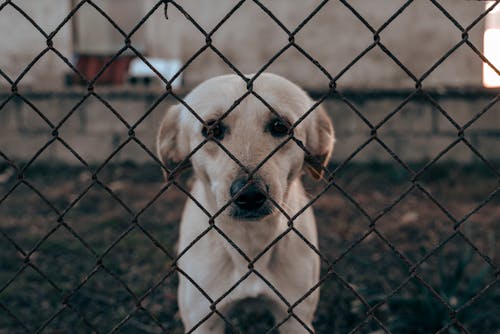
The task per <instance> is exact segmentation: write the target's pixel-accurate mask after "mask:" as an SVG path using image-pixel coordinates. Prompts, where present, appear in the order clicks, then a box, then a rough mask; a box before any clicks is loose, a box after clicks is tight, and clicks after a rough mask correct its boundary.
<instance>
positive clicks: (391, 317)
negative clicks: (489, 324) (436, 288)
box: [381, 277, 460, 334]
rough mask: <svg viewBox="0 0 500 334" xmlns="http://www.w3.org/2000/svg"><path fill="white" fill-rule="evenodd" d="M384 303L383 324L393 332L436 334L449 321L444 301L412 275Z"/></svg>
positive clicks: (400, 333)
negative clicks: (384, 317) (385, 312)
mask: <svg viewBox="0 0 500 334" xmlns="http://www.w3.org/2000/svg"><path fill="white" fill-rule="evenodd" d="M386 305H387V306H384V307H383V308H381V309H382V310H386V311H387V320H386V325H387V327H388V328H389V329H390V330H391V332H392V333H394V334H402V333H417V334H424V333H436V332H437V331H439V330H440V329H441V328H442V327H444V326H446V325H447V324H448V323H449V322H450V321H451V318H450V314H449V309H448V308H447V306H446V304H444V303H443V302H442V301H441V300H440V298H439V297H437V296H436V295H435V294H434V293H433V292H432V290H431V289H429V287H427V285H426V284H424V283H422V282H421V281H420V280H419V279H417V278H415V277H412V278H411V279H410V281H409V282H408V283H407V284H406V285H404V286H403V287H402V288H401V289H400V290H398V291H397V292H396V293H395V294H393V295H391V296H390V297H389V298H388V299H387V301H386ZM458 333H460V332H458Z"/></svg>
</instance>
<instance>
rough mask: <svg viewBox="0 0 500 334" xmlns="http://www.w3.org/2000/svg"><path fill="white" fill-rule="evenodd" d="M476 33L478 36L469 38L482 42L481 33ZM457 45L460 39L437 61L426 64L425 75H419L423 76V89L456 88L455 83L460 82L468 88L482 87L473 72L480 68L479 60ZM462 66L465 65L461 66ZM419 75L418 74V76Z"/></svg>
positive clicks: (466, 47)
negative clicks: (435, 87) (428, 87)
mask: <svg viewBox="0 0 500 334" xmlns="http://www.w3.org/2000/svg"><path fill="white" fill-rule="evenodd" d="M478 33H479V36H471V39H473V37H476V39H480V40H481V41H482V38H483V35H482V32H481V31H477V33H476V35H478ZM456 34H458V35H459V34H460V31H458V30H457V33H456ZM459 37H460V36H459ZM458 43H460V38H458V41H457V44H456V45H454V46H453V47H452V48H450V49H449V50H446V51H445V52H443V53H441V54H438V55H437V56H438V59H435V62H434V63H429V64H428V67H427V68H426V69H425V74H424V73H421V74H422V75H423V76H424V77H423V80H424V87H426V86H431V85H432V86H440V87H446V86H452V87H453V86H457V84H456V83H458V82H460V85H463V86H470V87H480V86H481V85H482V83H481V76H480V75H477V73H475V72H474V69H475V68H476V69H478V68H481V66H482V60H481V58H480V57H478V56H477V54H476V53H474V52H473V51H472V50H471V49H470V48H469V47H468V46H467V45H466V44H461V45H458ZM481 43H482V42H481ZM477 44H479V43H477ZM479 45H481V44H479ZM458 64H462V66H458ZM463 64H467V65H466V66H463ZM421 74H420V73H419V75H421Z"/></svg>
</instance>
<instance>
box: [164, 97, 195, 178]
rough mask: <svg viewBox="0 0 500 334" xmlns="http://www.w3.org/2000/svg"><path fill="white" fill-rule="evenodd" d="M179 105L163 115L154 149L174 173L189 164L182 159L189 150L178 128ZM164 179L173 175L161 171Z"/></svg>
mask: <svg viewBox="0 0 500 334" xmlns="http://www.w3.org/2000/svg"><path fill="white" fill-rule="evenodd" d="M181 110H182V106H181V105H174V106H172V107H170V108H169V109H168V111H167V113H166V114H165V116H164V117H163V120H162V122H161V124H160V128H159V130H158V135H157V137H156V150H157V153H158V157H159V158H160V160H161V162H162V163H163V164H164V165H165V166H166V167H167V168H168V169H170V170H172V169H175V170H176V171H177V173H176V174H178V173H180V172H182V171H183V170H185V169H187V168H189V167H190V166H191V164H190V162H189V161H184V158H185V157H186V156H187V154H188V153H187V152H188V151H189V150H188V148H187V147H186V145H187V139H186V138H183V134H182V133H180V130H179V115H180V112H181ZM163 175H164V176H165V179H167V180H168V179H169V178H170V177H172V176H173V175H169V174H168V173H167V172H165V171H164V172H163Z"/></svg>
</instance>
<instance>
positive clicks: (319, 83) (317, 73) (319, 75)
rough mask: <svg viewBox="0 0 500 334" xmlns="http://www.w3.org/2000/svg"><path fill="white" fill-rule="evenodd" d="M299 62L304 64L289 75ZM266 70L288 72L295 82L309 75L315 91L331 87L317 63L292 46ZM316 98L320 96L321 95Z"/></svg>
mask: <svg viewBox="0 0 500 334" xmlns="http://www.w3.org/2000/svg"><path fill="white" fill-rule="evenodd" d="M283 45H284V43H283ZM267 58H270V57H267ZM297 63H300V64H302V66H301V67H300V68H297V71H294V73H290V75H288V71H289V68H290V66H294V65H293V64H297ZM266 71H267V72H271V73H275V74H278V75H285V74H287V77H288V79H290V80H292V81H295V82H300V81H301V80H302V79H303V78H304V77H307V80H310V82H311V89H312V90H314V91H318V92H324V91H327V90H328V89H329V87H328V84H329V79H328V77H327V76H326V75H325V74H324V73H323V72H322V71H321V70H320V69H319V68H318V67H317V66H316V65H315V64H313V63H312V62H311V61H310V60H309V59H307V58H306V57H305V56H304V55H303V54H302V53H300V52H299V51H298V50H297V49H296V48H294V47H290V48H288V49H287V50H286V51H285V52H283V53H282V54H281V55H280V56H279V57H278V58H277V59H276V60H274V61H273V62H272V63H271V65H269V67H267V68H266ZM258 80H259V79H258V78H257V81H258ZM316 98H319V96H318V97H316ZM327 101H329V100H327ZM306 111H307V110H304V111H303V112H304V113H305V112H306ZM314 112H315V111H313V113H314ZM299 126H300V125H299Z"/></svg>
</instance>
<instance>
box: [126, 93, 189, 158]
mask: <svg viewBox="0 0 500 334" xmlns="http://www.w3.org/2000/svg"><path fill="white" fill-rule="evenodd" d="M180 98H183V96H181V97H180ZM175 104H180V102H179V101H178V100H177V99H175V98H174V97H173V96H172V95H170V94H168V95H166V94H151V95H149V96H147V97H145V98H144V99H143V101H142V102H141V105H142V108H141V111H140V113H139V114H138V116H139V117H138V118H137V119H135V120H132V119H130V121H131V122H132V123H130V125H132V127H133V128H134V133H135V135H136V136H137V137H138V138H140V140H141V141H142V142H143V143H144V144H145V145H146V146H147V147H148V148H149V149H150V150H151V151H152V152H156V143H151V142H148V141H147V140H145V139H144V141H143V139H142V138H143V137H144V138H146V137H151V136H148V134H151V129H155V128H156V127H157V126H158V124H161V121H162V120H163V118H164V117H165V113H166V112H167V111H168V109H169V108H170V107H172V106H173V105H175ZM127 108H128V107H127ZM135 114H136V111H135V110H134V111H132V115H134V118H135ZM124 117H125V115H124ZM127 120H128V118H127ZM153 144H154V145H153Z"/></svg>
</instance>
